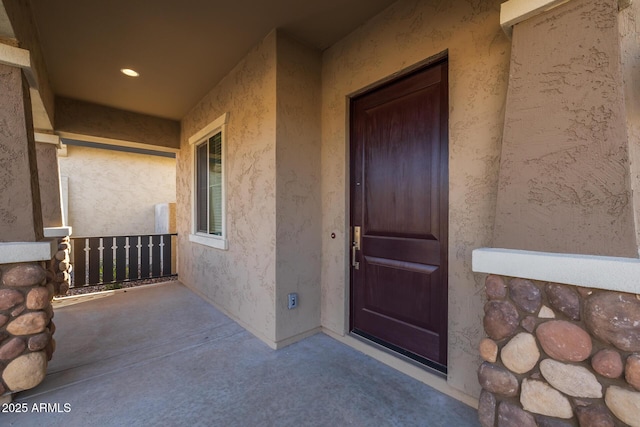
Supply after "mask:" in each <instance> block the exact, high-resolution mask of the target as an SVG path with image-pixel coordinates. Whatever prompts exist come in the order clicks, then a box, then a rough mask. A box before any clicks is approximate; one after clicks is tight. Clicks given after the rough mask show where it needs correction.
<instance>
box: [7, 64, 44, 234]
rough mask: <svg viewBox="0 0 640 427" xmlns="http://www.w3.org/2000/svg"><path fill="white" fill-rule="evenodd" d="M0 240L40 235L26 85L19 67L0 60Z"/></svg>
mask: <svg viewBox="0 0 640 427" xmlns="http://www.w3.org/2000/svg"><path fill="white" fill-rule="evenodd" d="M0 94H2V96H1V97H0V242H12V241H13V242H35V241H38V240H40V239H42V237H43V230H42V211H41V209H40V189H39V187H38V169H37V160H36V145H35V140H34V137H33V123H32V121H31V103H30V100H29V87H28V84H27V82H26V80H25V79H24V77H23V75H22V70H20V69H19V68H14V67H10V66H7V65H2V64H0Z"/></svg>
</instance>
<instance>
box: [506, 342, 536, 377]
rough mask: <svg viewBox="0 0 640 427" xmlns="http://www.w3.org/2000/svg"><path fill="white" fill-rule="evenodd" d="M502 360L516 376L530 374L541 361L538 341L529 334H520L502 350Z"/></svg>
mask: <svg viewBox="0 0 640 427" xmlns="http://www.w3.org/2000/svg"><path fill="white" fill-rule="evenodd" d="M500 358H501V359H502V363H504V366H506V368H507V369H509V370H510V371H511V372H515V373H516V374H524V373H526V372H529V371H530V370H532V369H533V368H534V367H535V366H536V363H538V360H539V359H540V351H539V350H538V345H537V344H536V339H535V338H534V336H533V335H531V334H529V333H527V332H520V333H519V334H518V335H516V336H515V337H513V338H511V340H510V341H509V342H508V343H507V344H506V345H505V346H504V347H503V348H502V351H501V352H500Z"/></svg>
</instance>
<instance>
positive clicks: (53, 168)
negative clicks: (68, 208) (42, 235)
mask: <svg viewBox="0 0 640 427" xmlns="http://www.w3.org/2000/svg"><path fill="white" fill-rule="evenodd" d="M56 150H57V146H56V145H54V144H48V143H42V142H37V143H36V154H37V156H36V157H37V159H38V183H39V185H40V202H41V207H42V224H43V226H44V227H62V200H61V199H60V174H59V169H58V157H57V155H56Z"/></svg>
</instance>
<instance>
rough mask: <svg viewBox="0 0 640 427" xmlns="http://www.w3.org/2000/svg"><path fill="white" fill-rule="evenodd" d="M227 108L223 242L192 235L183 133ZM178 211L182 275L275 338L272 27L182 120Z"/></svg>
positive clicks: (189, 162) (189, 157) (188, 153)
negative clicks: (207, 242)
mask: <svg viewBox="0 0 640 427" xmlns="http://www.w3.org/2000/svg"><path fill="white" fill-rule="evenodd" d="M225 113H229V118H228V123H227V128H226V144H227V145H226V148H227V150H226V162H227V164H226V173H227V185H226V194H227V205H226V227H227V238H228V242H229V249H228V250H220V249H214V248H210V247H207V246H203V245H200V244H197V243H191V242H189V239H188V236H189V234H190V233H191V231H192V230H191V227H192V220H191V218H192V216H191V215H192V214H191V200H192V194H193V176H194V172H193V161H194V160H193V151H192V150H193V147H192V146H191V145H189V143H188V138H189V137H190V136H192V135H194V134H195V133H196V132H198V131H199V130H201V129H202V128H204V127H205V126H207V125H208V124H209V123H211V122H213V121H214V120H216V119H217V118H218V117H220V116H221V115H223V114H225ZM177 166H178V182H177V214H178V270H179V271H178V272H179V274H180V281H181V282H182V283H184V284H185V285H186V286H188V287H189V288H191V289H193V290H194V291H196V292H197V293H199V294H200V295H202V296H203V297H205V298H206V299H207V300H209V301H211V302H212V303H213V304H214V305H216V306H217V307H218V308H220V309H221V310H222V311H224V312H225V313H226V314H228V315H229V316H230V317H231V318H233V319H235V320H236V321H238V323H240V324H241V325H242V326H243V327H245V328H246V329H248V330H249V331H251V333H253V334H254V335H256V336H257V337H259V338H260V339H262V340H263V341H265V342H267V343H269V344H271V345H273V346H275V342H276V339H277V338H276V334H275V322H276V315H275V297H276V292H275V286H276V262H275V260H276V171H275V166H276V34H275V32H273V33H271V34H270V35H269V36H267V38H265V39H264V40H263V41H262V42H261V43H260V44H259V45H257V46H256V47H255V48H253V49H252V50H251V51H250V52H249V53H248V54H247V56H246V57H245V58H244V59H243V60H242V61H241V62H240V63H239V64H238V65H237V66H236V67H235V68H234V69H233V70H232V71H231V72H230V73H229V75H227V76H226V77H225V78H224V79H223V80H222V82H220V84H218V85H217V86H216V87H215V88H214V89H213V90H211V91H210V92H209V93H208V94H207V95H206V96H205V97H204V98H203V99H202V100H201V101H200V102H199V103H198V104H197V105H196V106H195V107H194V108H193V109H192V110H191V111H190V112H189V113H188V114H187V116H186V117H185V118H184V119H183V120H182V141H181V149H180V152H179V153H178V159H177Z"/></svg>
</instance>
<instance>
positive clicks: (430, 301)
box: [351, 61, 448, 371]
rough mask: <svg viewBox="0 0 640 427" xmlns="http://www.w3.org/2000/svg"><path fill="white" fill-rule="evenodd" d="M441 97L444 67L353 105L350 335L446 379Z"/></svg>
mask: <svg viewBox="0 0 640 427" xmlns="http://www.w3.org/2000/svg"><path fill="white" fill-rule="evenodd" d="M447 90H448V88H447V62H446V61H442V62H439V63H437V64H435V65H432V66H430V67H428V68H425V69H422V70H419V71H417V72H414V73H413V74H411V75H409V76H406V77H403V78H401V79H399V80H397V81H395V82H392V83H390V84H386V85H384V86H382V87H380V88H377V89H374V90H372V91H370V92H368V93H366V94H364V95H361V96H359V97H358V98H355V99H353V100H352V102H351V212H352V216H351V225H352V226H353V227H356V226H357V227H360V229H361V240H360V250H358V251H355V259H353V260H352V261H356V262H357V263H359V264H358V266H357V267H355V265H356V263H355V262H354V263H353V264H352V265H354V266H352V269H351V301H352V302H351V329H352V331H354V332H355V333H360V334H362V335H364V336H367V337H370V338H373V339H375V340H376V341H377V342H381V343H382V344H383V345H388V346H389V347H391V348H394V349H397V350H399V351H401V352H403V353H404V354H407V355H409V356H410V357H413V358H414V359H416V360H420V361H422V362H425V363H427V364H430V365H431V366H434V367H436V368H438V369H440V370H443V371H444V370H446V354H447V353H446V349H447V340H446V335H447V231H448V223H447V221H448V180H447V177H448V167H447V162H448V150H447V145H448V142H447V138H448V136H447V114H448V102H447V97H448V93H447Z"/></svg>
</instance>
